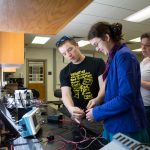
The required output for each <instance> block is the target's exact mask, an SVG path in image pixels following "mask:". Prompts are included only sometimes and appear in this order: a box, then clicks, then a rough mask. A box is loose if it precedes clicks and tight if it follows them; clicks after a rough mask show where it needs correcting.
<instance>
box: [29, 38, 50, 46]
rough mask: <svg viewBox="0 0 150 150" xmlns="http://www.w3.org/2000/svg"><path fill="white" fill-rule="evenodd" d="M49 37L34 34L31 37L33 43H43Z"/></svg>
mask: <svg viewBox="0 0 150 150" xmlns="http://www.w3.org/2000/svg"><path fill="white" fill-rule="evenodd" d="M49 39H50V37H42V36H36V37H35V38H34V39H33V41H32V43H33V44H45V43H46V42H47V41H48V40H49Z"/></svg>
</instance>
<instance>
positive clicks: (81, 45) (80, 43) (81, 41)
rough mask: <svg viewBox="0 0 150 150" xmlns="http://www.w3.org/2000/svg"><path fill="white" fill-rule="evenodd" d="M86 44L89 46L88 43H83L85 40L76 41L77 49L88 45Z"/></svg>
mask: <svg viewBox="0 0 150 150" xmlns="http://www.w3.org/2000/svg"><path fill="white" fill-rule="evenodd" d="M88 44H90V42H89V41H85V40H80V41H78V45H79V47H83V46H86V45H88Z"/></svg>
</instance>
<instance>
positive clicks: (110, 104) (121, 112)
mask: <svg viewBox="0 0 150 150" xmlns="http://www.w3.org/2000/svg"><path fill="white" fill-rule="evenodd" d="M88 39H89V41H90V43H91V44H92V45H93V46H95V47H96V49H97V50H98V51H102V52H103V53H105V54H106V53H107V54H108V60H107V64H106V70H105V72H104V74H103V81H104V83H106V84H105V91H104V92H102V93H105V96H104V103H103V104H102V105H98V106H96V107H94V108H90V107H89V108H88V110H87V114H86V118H87V119H88V120H89V121H100V120H104V132H103V136H104V137H105V138H106V139H107V140H108V141H111V140H112V137H113V135H114V134H116V133H119V132H121V133H123V134H125V135H127V136H129V137H131V138H133V139H135V140H138V141H140V142H145V143H148V142H149V137H148V134H147V130H146V119H145V112H144V106H143V101H142V97H141V93H140V81H141V75H140V65H139V63H138V60H137V58H136V57H135V55H134V54H133V53H132V52H131V50H130V49H129V48H128V47H127V46H126V44H124V43H122V42H121V40H122V25H121V24H120V23H116V24H109V23H106V22H98V23H96V24H95V25H93V26H92V27H91V29H90V31H89V34H88ZM102 97H103V96H102ZM99 101H101V100H99ZM96 103H98V102H96Z"/></svg>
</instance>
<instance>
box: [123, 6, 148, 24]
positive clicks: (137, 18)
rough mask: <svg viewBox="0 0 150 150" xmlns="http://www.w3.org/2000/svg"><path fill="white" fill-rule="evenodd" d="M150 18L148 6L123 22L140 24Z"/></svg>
mask: <svg viewBox="0 0 150 150" xmlns="http://www.w3.org/2000/svg"><path fill="white" fill-rule="evenodd" d="M148 18H150V5H149V6H147V7H145V8H144V9H142V10H140V11H138V12H136V13H134V14H132V15H130V16H128V17H127V18H125V19H124V20H126V21H131V22H141V21H144V20H146V19H148Z"/></svg>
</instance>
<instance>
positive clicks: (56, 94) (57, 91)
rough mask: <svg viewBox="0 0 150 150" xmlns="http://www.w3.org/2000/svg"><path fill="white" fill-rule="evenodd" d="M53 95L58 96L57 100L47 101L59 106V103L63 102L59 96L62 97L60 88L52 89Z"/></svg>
mask: <svg viewBox="0 0 150 150" xmlns="http://www.w3.org/2000/svg"><path fill="white" fill-rule="evenodd" d="M54 96H55V97H57V98H59V100H58V101H49V103H52V104H54V105H57V106H58V108H60V107H61V105H62V104H63V102H62V101H61V98H62V94H61V89H56V90H55V91H54Z"/></svg>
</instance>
